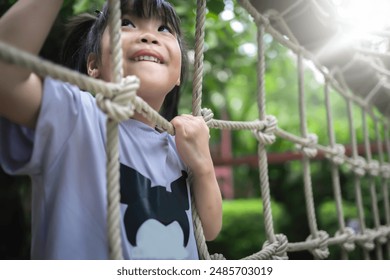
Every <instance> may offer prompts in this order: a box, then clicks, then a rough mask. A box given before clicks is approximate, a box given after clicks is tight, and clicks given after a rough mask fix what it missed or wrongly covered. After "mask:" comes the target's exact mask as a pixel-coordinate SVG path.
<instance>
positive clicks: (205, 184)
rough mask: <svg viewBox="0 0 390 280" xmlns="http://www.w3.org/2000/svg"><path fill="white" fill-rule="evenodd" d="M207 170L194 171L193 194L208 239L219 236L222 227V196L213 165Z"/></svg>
mask: <svg viewBox="0 0 390 280" xmlns="http://www.w3.org/2000/svg"><path fill="white" fill-rule="evenodd" d="M205 169H207V171H206V172H201V173H194V174H193V178H192V187H193V194H194V198H195V205H196V209H197V211H198V214H199V218H200V220H201V221H202V227H203V232H204V235H205V238H206V240H208V241H210V240H213V239H215V238H216V237H217V235H218V233H219V232H220V230H221V227H222V197H221V192H220V189H219V186H218V182H217V179H216V177H215V172H214V167H213V165H211V166H209V167H208V168H205Z"/></svg>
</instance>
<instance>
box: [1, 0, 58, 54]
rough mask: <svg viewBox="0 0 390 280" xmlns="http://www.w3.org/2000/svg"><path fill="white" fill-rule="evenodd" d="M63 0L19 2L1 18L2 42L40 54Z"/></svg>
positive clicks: (26, 0)
mask: <svg viewBox="0 0 390 280" xmlns="http://www.w3.org/2000/svg"><path fill="white" fill-rule="evenodd" d="M62 3H63V0H34V1H32V0H19V1H18V2H16V3H15V4H14V5H13V6H12V7H11V8H10V9H9V10H8V11H7V12H6V13H5V14H4V15H3V16H2V17H1V18H0V40H1V41H3V42H5V43H8V44H10V45H13V46H15V47H17V48H20V49H22V50H25V51H28V52H31V53H33V54H38V53H39V51H40V49H41V48H42V46H43V43H44V42H45V39H46V37H47V35H48V34H49V32H50V29H51V27H52V25H53V22H54V20H55V19H56V17H57V14H58V12H59V10H60V8H61V6H62Z"/></svg>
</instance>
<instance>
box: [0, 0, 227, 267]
mask: <svg viewBox="0 0 390 280" xmlns="http://www.w3.org/2000/svg"><path fill="white" fill-rule="evenodd" d="M62 2H63V1H60V0H36V1H29V0H19V1H18V2H17V3H16V4H15V5H14V6H13V7H11V9H10V10H9V11H8V12H7V13H6V14H5V15H4V16H3V17H2V18H1V19H0V40H2V41H4V42H6V43H8V44H12V45H14V46H15V47H18V48H20V49H23V50H25V51H28V52H31V53H33V54H38V53H39V50H40V48H41V47H42V44H43V42H44V40H45V38H46V36H47V35H48V33H49V30H50V27H51V25H52V23H53V21H54V20H55V17H56V15H57V13H58V11H59V9H60V7H61V4H62ZM121 9H122V30H121V32H122V48H123V56H124V57H123V61H124V63H123V70H124V75H136V76H138V77H139V79H140V81H141V86H140V88H139V90H138V92H137V94H138V95H139V96H140V97H142V98H143V99H144V100H145V101H146V102H147V103H148V104H149V105H150V106H151V107H152V108H154V109H155V110H157V111H160V109H161V110H162V114H164V116H166V117H167V118H172V117H174V116H175V114H176V112H175V111H176V108H177V107H176V106H177V104H176V103H175V102H177V100H178V96H179V90H180V84H181V82H182V81H183V75H184V70H185V53H184V48H183V41H182V37H181V31H180V28H179V19H178V18H177V15H176V13H175V11H174V9H173V8H172V6H171V5H170V4H169V3H168V2H165V1H163V0H147V1H145V0H143V1H142V0H133V1H131V0H128V1H121ZM107 18H108V11H107V7H104V9H103V10H102V12H101V13H98V14H97V16H96V17H94V18H91V17H89V18H88V19H87V20H85V18H84V19H83V20H78V21H76V23H74V25H73V28H72V30H73V31H71V33H70V35H69V37H68V40H67V43H66V44H65V51H64V58H65V60H66V61H68V66H69V67H72V68H75V69H78V70H79V71H81V72H84V73H86V74H88V75H90V76H92V77H95V78H97V79H103V80H105V81H111V72H110V51H109V33H108V29H107ZM85 28H87V30H88V32H86V33H84V32H80V30H81V31H82V30H85ZM77 34H78V35H80V38H79V41H78V42H79V43H77V44H75V45H71V42H75V40H73V39H74V38H75V37H74V36H76V35H77ZM0 115H1V116H2V117H1V118H0V133H1V138H0V163H1V164H2V166H3V168H4V169H5V170H6V171H8V172H9V173H11V174H29V175H30V177H31V179H32V184H33V188H32V189H33V201H32V246H31V254H32V258H33V259H107V258H108V244H107V242H108V241H107V229H106V214H107V213H106V189H105V188H106V187H105V186H106V178H105V174H106V171H105V169H106V167H105V141H106V139H105V133H106V131H105V130H106V128H105V122H106V116H105V115H104V114H103V113H102V112H101V111H100V110H99V109H98V108H97V106H96V104H95V100H94V99H93V97H92V96H91V95H90V94H89V93H87V92H84V91H82V90H80V89H79V88H77V87H75V86H73V85H70V84H67V83H64V82H61V81H57V80H54V79H52V78H50V77H48V78H45V79H43V78H42V77H38V76H37V75H36V74H34V73H31V72H30V71H28V70H25V69H22V68H20V67H17V66H13V65H8V64H4V63H0ZM171 122H172V124H173V126H174V127H175V130H176V136H175V137H171V136H170V135H168V134H167V133H166V132H159V131H158V130H157V129H155V124H154V123H152V122H151V121H149V120H147V119H145V118H143V117H142V116H141V115H139V114H135V115H134V116H133V118H132V119H129V120H127V121H124V122H121V123H120V126H119V139H120V140H119V141H120V178H121V179H120V188H121V235H122V247H123V248H122V249H123V254H124V258H126V259H197V258H198V254H197V250H196V244H195V239H194V234H193V226H192V222H191V207H190V192H189V188H188V183H187V179H186V178H187V169H190V170H191V171H192V173H193V177H194V179H193V195H194V198H195V203H196V206H197V209H198V212H199V216H200V219H201V221H202V225H203V228H204V234H205V237H206V239H207V240H212V239H214V238H215V237H216V236H217V234H218V232H219V231H220V228H221V223H222V222H221V220H222V217H221V216H222V214H221V213H222V209H221V195H220V191H219V188H218V184H217V181H216V178H215V174H214V169H213V163H212V159H211V156H210V152H209V148H208V141H209V136H208V135H209V134H208V128H207V126H206V124H205V122H204V121H203V119H202V118H201V117H194V116H190V115H183V116H176V117H174V118H173V119H172V121H171Z"/></svg>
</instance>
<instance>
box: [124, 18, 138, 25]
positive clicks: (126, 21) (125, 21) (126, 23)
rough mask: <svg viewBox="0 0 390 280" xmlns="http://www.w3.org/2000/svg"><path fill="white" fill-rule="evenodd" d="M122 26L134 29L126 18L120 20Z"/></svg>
mask: <svg viewBox="0 0 390 280" xmlns="http://www.w3.org/2000/svg"><path fill="white" fill-rule="evenodd" d="M122 26H128V27H135V25H134V23H133V22H132V21H131V20H129V19H127V18H124V19H122Z"/></svg>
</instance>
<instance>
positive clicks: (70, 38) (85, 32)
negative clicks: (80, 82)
mask: <svg viewBox="0 0 390 280" xmlns="http://www.w3.org/2000/svg"><path fill="white" fill-rule="evenodd" d="M121 11H122V14H133V15H135V16H137V17H141V18H154V17H157V18H160V19H161V20H162V21H163V22H164V24H166V25H168V26H170V27H171V28H172V29H173V31H174V32H175V34H176V36H177V40H178V43H179V46H180V49H181V56H182V57H181V58H182V64H181V72H180V81H181V82H182V83H183V82H184V81H185V78H186V74H187V61H188V59H187V46H186V44H185V41H184V37H183V34H182V31H181V29H180V19H179V17H178V16H177V14H176V12H175V10H174V8H173V7H172V5H171V4H170V3H169V2H167V1H164V0H122V1H121ZM108 13H109V11H108V5H107V4H105V5H104V7H103V9H102V11H101V12H96V14H95V15H92V14H81V15H78V16H76V17H74V18H72V19H71V20H70V21H69V22H68V24H67V26H66V29H67V34H66V37H65V40H64V44H63V47H62V52H61V58H60V60H61V63H62V64H63V65H64V66H66V67H69V68H71V69H73V70H77V71H79V72H81V73H83V74H87V59H88V55H89V54H91V53H94V54H96V55H97V56H98V59H100V57H101V39H102V36H103V32H104V30H105V28H106V27H107V24H108V16H109V14H108ZM180 88H181V86H175V87H174V88H173V89H172V90H171V91H170V92H169V93H168V94H167V96H166V97H165V100H164V103H163V105H162V107H161V111H160V114H161V115H162V116H163V117H164V118H166V119H167V120H168V121H170V120H171V119H172V118H174V117H175V116H177V114H178V105H179V100H180Z"/></svg>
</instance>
